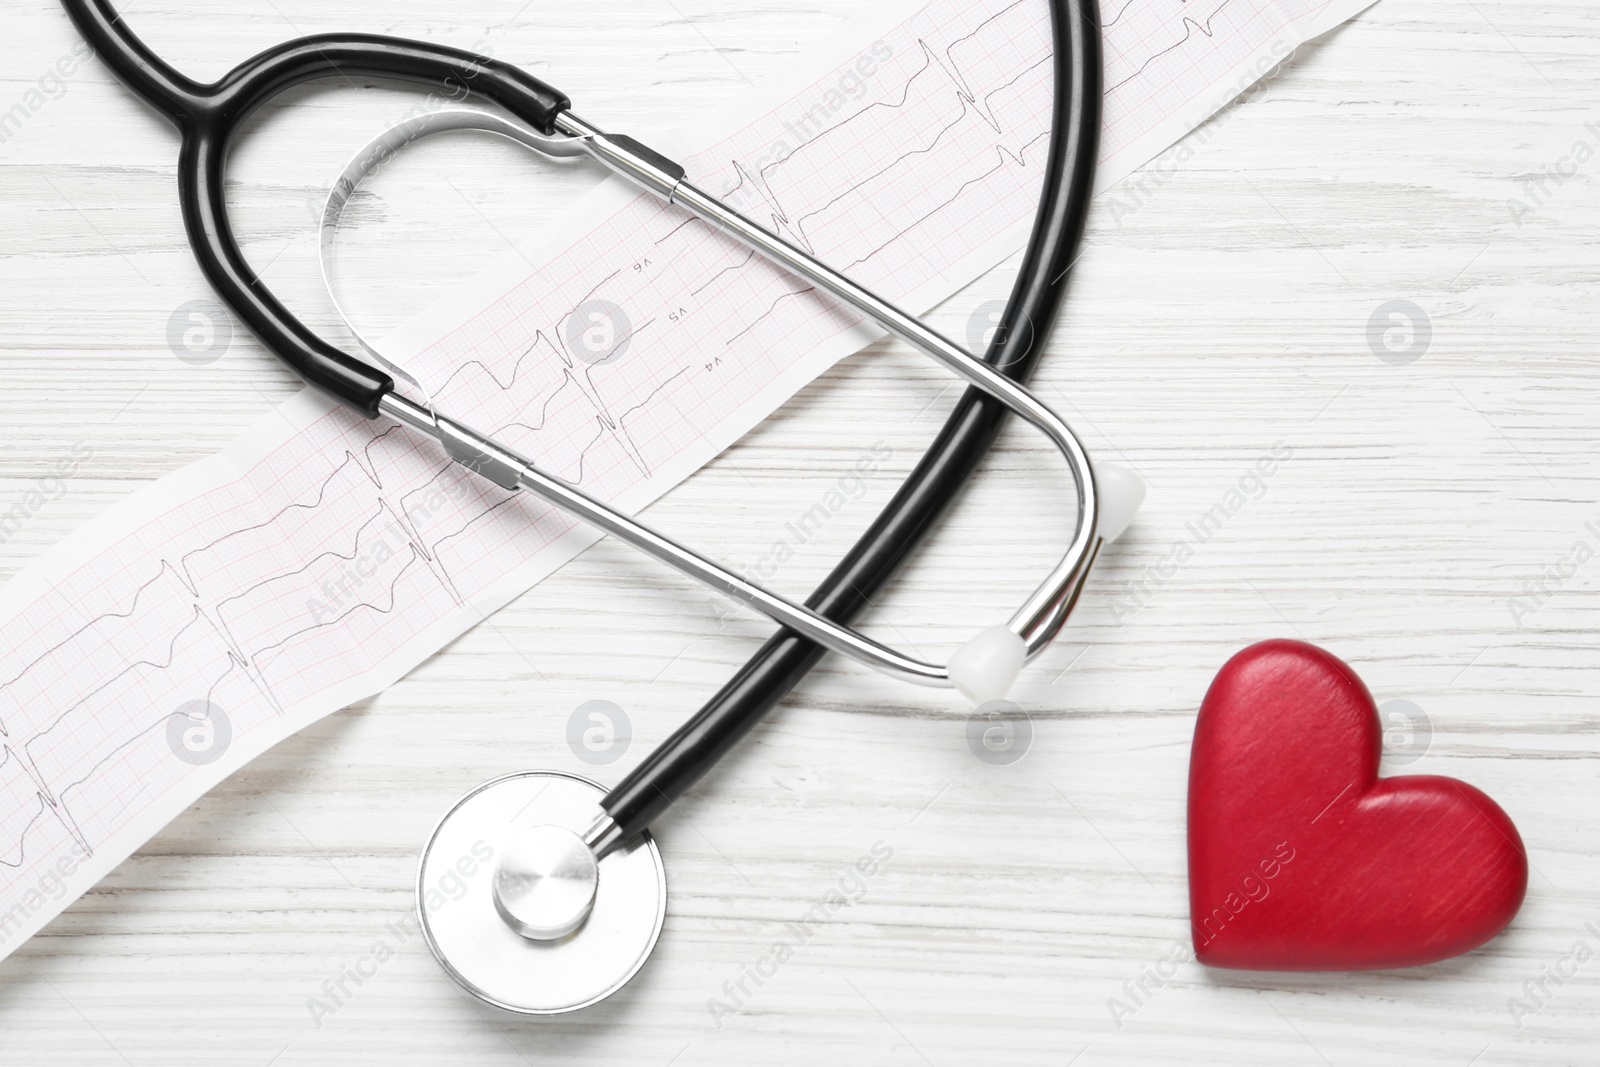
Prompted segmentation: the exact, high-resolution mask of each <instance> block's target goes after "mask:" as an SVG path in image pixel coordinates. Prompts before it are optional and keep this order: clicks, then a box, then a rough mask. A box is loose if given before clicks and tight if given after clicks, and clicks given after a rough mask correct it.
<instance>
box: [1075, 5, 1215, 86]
mask: <svg viewBox="0 0 1600 1067" xmlns="http://www.w3.org/2000/svg"><path fill="white" fill-rule="evenodd" d="M1231 3H1233V0H1222V3H1220V4H1218V5H1217V7H1216V10H1214V11H1212V12H1211V14H1210V15H1207V16H1206V20H1205V22H1204V23H1203V24H1202V23H1199V22H1196V21H1195V20H1194V19H1192V18H1190V17H1189V16H1188V15H1185V16H1183V18H1182V19H1180V20H1179V24H1180V25H1181V26H1183V28H1184V32H1183V36H1182V37H1181V38H1180V39H1179V40H1178V41H1177V42H1175V43H1174V44H1171V45H1169V46H1167V47H1166V48H1163V49H1162V50H1161V51H1159V52H1155V53H1152V54H1151V55H1149V56H1146V57H1145V60H1144V62H1143V63H1141V64H1139V67H1138V69H1137V70H1135V71H1134V72H1133V73H1132V74H1130V75H1128V76H1127V77H1126V78H1123V79H1122V80H1121V81H1119V82H1116V83H1115V84H1113V85H1111V86H1108V87H1107V89H1106V93H1107V94H1110V93H1114V92H1116V91H1117V90H1118V89H1120V88H1122V87H1123V86H1124V85H1127V84H1128V83H1130V82H1132V81H1135V80H1136V79H1138V78H1141V77H1143V76H1144V73H1145V71H1147V70H1149V69H1150V68H1151V67H1152V66H1153V65H1155V63H1156V62H1157V61H1158V60H1160V59H1162V58H1163V57H1164V56H1169V55H1171V54H1172V53H1173V52H1176V51H1177V50H1178V49H1180V48H1182V47H1183V46H1184V45H1186V44H1188V43H1189V42H1190V41H1191V40H1192V39H1193V38H1194V35H1195V34H1196V33H1200V34H1202V35H1204V36H1205V37H1206V39H1208V40H1210V39H1212V38H1214V37H1216V31H1215V30H1213V29H1212V28H1211V24H1212V23H1213V22H1215V21H1216V20H1217V16H1218V15H1220V14H1222V9H1223V8H1225V7H1227V6H1228V5H1230V4H1231Z"/></svg>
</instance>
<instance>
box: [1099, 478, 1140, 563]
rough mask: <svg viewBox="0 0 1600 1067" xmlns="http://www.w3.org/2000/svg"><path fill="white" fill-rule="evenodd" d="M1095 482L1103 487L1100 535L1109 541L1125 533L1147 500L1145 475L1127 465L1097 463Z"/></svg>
mask: <svg viewBox="0 0 1600 1067" xmlns="http://www.w3.org/2000/svg"><path fill="white" fill-rule="evenodd" d="M1094 480H1095V486H1096V487H1097V488H1098V489H1099V490H1100V536H1101V537H1103V538H1105V539H1106V542H1107V543H1110V542H1112V541H1115V540H1116V539H1117V538H1119V537H1121V536H1122V533H1123V531H1124V530H1126V529H1127V528H1128V527H1129V526H1131V525H1132V524H1133V517H1134V516H1135V515H1137V514H1138V513H1139V507H1140V505H1142V504H1143V503H1144V488H1145V486H1144V479H1143V478H1141V477H1139V476H1138V475H1137V474H1135V473H1133V472H1132V471H1131V470H1129V469H1128V468H1126V467H1119V466H1117V465H1116V464H1114V463H1098V464H1096V465H1095V468H1094Z"/></svg>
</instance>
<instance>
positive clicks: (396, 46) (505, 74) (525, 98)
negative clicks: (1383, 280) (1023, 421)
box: [62, 0, 1101, 842]
mask: <svg viewBox="0 0 1600 1067" xmlns="http://www.w3.org/2000/svg"><path fill="white" fill-rule="evenodd" d="M62 2H63V5H64V6H65V8H66V10H67V12H68V14H69V15H70V16H71V18H72V19H73V22H74V23H75V24H76V25H77V27H78V29H79V31H80V32H81V33H82V34H83V35H84V37H85V38H86V39H87V41H88V42H89V44H90V45H91V46H92V47H93V48H94V49H95V50H96V52H97V53H99V55H100V57H101V58H102V60H103V61H104V62H106V63H107V64H108V65H109V66H110V67H111V68H112V70H113V71H115V72H116V74H117V76H118V77H119V78H120V79H121V80H122V81H123V82H124V83H126V84H127V85H128V86H129V87H130V88H132V89H133V90H134V91H135V92H137V93H138V94H139V95H140V96H142V97H143V98H144V99H145V100H147V101H148V102H150V103H151V104H152V105H153V106H154V107H156V108H157V109H158V110H160V111H161V112H162V113H163V114H165V115H166V116H167V117H168V118H169V119H170V120H171V121H172V122H173V123H174V125H176V126H177V128H178V130H179V132H180V134H181V136H182V148H181V152H180V157H179V167H178V182H179V197H180V200H181V203H182V210H183V219H184V226H185V228H186V230H187V232H188V235H189V241H190V244H191V246H192V247H193V249H194V253H195V256H196V258H197V260H198V261H199V263H200V266H201V269H202V270H203V272H204V273H205V275H206V278H207V279H208V280H209V281H210V282H211V284H212V286H213V288H214V289H215V290H216V291H217V293H218V295H219V296H220V297H221V298H222V299H223V300H224V301H225V302H226V303H227V304H228V305H229V307H231V308H232V309H233V311H234V312H235V313H236V314H237V315H238V316H239V318H240V319H241V320H242V321H243V322H244V323H245V325H247V326H248V327H249V328H250V329H251V331H252V332H254V333H255V334H256V336H257V337H258V338H260V339H261V341H262V343H263V344H265V345H266V346H267V347H268V348H269V349H270V350H272V351H273V352H274V353H275V354H277V355H278V356H279V357H280V358H281V359H283V360H284V361H285V362H286V363H288V364H289V366H290V367H291V368H292V369H294V370H295V371H296V372H297V373H298V374H299V375H300V376H301V377H302V378H303V379H304V380H305V381H306V382H307V383H309V384H311V385H313V386H315V387H317V388H318V389H320V390H322V391H323V392H325V393H328V394H329V395H331V396H333V397H334V398H336V399H338V400H339V401H341V402H342V403H344V404H346V405H347V406H349V407H351V408H353V409H354V410H356V411H359V412H361V413H362V414H363V415H365V416H367V417H368V418H375V417H376V416H377V414H378V407H379V403H380V401H381V400H382V398H383V397H384V396H385V395H386V394H388V393H389V392H391V391H393V389H394V381H393V379H392V377H391V376H390V375H388V374H387V373H385V372H384V371H382V370H380V369H378V368H376V367H373V366H371V365H369V364H367V363H365V362H364V361H362V360H360V359H357V358H355V357H352V356H350V355H349V354H347V353H345V352H343V351H341V350H340V349H338V348H335V347H334V346H332V345H330V344H328V343H327V342H326V341H324V340H322V339H321V338H320V337H318V336H317V335H316V334H315V333H314V332H312V331H311V330H310V329H309V328H308V327H306V326H305V325H304V324H303V323H301V322H300V321H299V320H298V319H297V318H295V316H294V315H292V314H291V313H290V312H289V311H288V310H287V308H285V307H284V306H283V304H282V303H281V302H280V301H279V300H278V299H277V298H276V297H275V296H274V295H273V293H272V292H271V291H270V290H269V289H268V287H267V286H266V284H265V283H264V282H262V281H261V280H260V279H259V278H258V277H256V275H255V274H254V272H253V271H251V269H250V267H249V265H248V264H247V263H246V261H245V258H244V255H243V253H242V252H241V251H240V249H239V246H238V243H237V241H236V239H235V237H234V235H233V232H232V228H231V226H230V224H229V221H228V214H227V206H226V200H225V192H224V176H225V171H226V165H227V154H228V148H229V145H230V143H231V141H232V139H233V137H234V136H235V134H236V133H237V132H238V130H239V129H240V127H241V124H242V123H243V122H244V120H245V119H246V118H247V117H248V116H249V115H250V114H251V113H252V112H254V111H255V110H256V109H257V108H259V107H261V106H262V105H263V104H265V103H267V102H268V101H269V100H271V99H272V98H273V97H275V96H277V95H278V94H279V93H281V92H283V91H284V90H286V89H288V88H290V87H292V86H295V85H298V84H300V83H303V82H306V81H310V80H313V79H316V78H321V77H332V76H346V77H348V76H351V75H362V76H369V77H383V78H391V79H396V80H400V81H407V82H412V83H417V84H422V85H432V86H446V87H449V88H450V89H451V90H452V92H453V93H455V92H464V93H465V94H469V95H471V96H474V97H476V98H478V99H480V100H482V101H485V102H488V103H491V104H494V105H496V106H498V107H500V108H503V109H504V110H505V111H506V112H508V113H509V114H510V115H512V116H513V117H514V118H516V119H519V120H520V121H522V122H524V123H526V124H528V125H529V126H531V127H533V128H534V129H536V130H539V131H540V132H542V133H545V134H552V133H554V126H553V124H554V122H555V119H556V117H557V116H558V115H560V114H561V113H562V112H563V111H565V110H567V108H568V107H569V106H570V102H569V101H568V99H567V98H566V96H565V95H563V94H562V93H560V92H559V91H557V90H555V89H553V88H552V87H550V86H549V85H546V84H545V83H544V82H542V81H540V80H539V79H537V78H534V77H532V76H531V75H529V74H527V73H525V72H523V71H522V70H520V69H519V68H516V67H514V66H511V65H509V64H506V63H503V62H501V61H498V60H493V59H487V58H484V57H481V56H475V55H473V54H471V53H469V52H464V51H461V50H459V49H454V48H449V47H445V46H442V45H434V44H429V43H425V42H418V41H407V40H401V39H396V38H388V37H378V36H373V35H367V34H325V35H319V36H315V37H306V38H301V39H299V40H295V41H290V42H287V43H285V44H282V45H279V46H277V47H275V48H271V49H268V50H267V51H265V52H262V53H261V54H259V55H257V56H255V57H253V58H251V59H249V60H247V61H245V62H244V63H243V64H241V65H240V66H239V67H237V68H235V69H234V70H233V71H231V72H230V73H229V74H227V75H226V76H224V77H223V78H222V79H221V80H220V81H218V82H216V83H213V84H210V85H203V84H201V83H198V82H195V81H192V80H190V79H189V78H186V77H185V76H183V75H182V74H180V73H179V72H177V71H176V70H174V69H173V68H172V67H171V66H169V65H168V64H167V63H165V62H164V61H163V60H161V59H160V58H159V57H158V56H157V55H156V54H155V53H154V52H152V51H151V50H150V49H149V48H148V47H147V46H145V45H144V43H143V42H141V41H140V40H139V39H138V38H137V37H136V36H134V34H133V33H132V32H131V31H130V30H129V29H128V27H127V26H126V25H125V24H124V23H123V21H122V19H121V16H120V15H118V14H117V13H116V11H115V10H114V9H113V8H112V6H111V3H110V0H62ZM1048 2H1049V6H1050V12H1051V17H1052V34H1053V38H1054V46H1055V57H1054V66H1055V85H1056V91H1055V104H1054V110H1053V124H1052V136H1051V143H1050V150H1049V158H1048V163H1047V165H1046V169H1045V175H1044V180H1043V193H1042V196H1041V200H1040V205H1039V211H1038V214H1037V216H1036V219H1035V224H1034V229H1033V234H1032V238H1031V240H1030V242H1029V246H1028V250H1027V252H1026V253H1025V255H1024V258H1023V262H1022V266H1021V269H1020V272H1019V275H1018V279H1017V282H1016V286H1015V288H1014V289H1013V292H1012V294H1011V298H1010V300H1009V301H1008V303H1007V306H1006V309H1005V312H1004V314H1003V315H1002V317H1001V321H1000V325H999V328H998V329H997V330H996V332H995V338H994V341H993V343H992V344H991V345H990V347H989V350H988V352H987V353H986V355H985V357H984V358H985V359H986V360H987V361H988V362H989V363H991V364H993V365H994V366H996V367H997V368H999V369H1000V370H1001V371H1002V372H1003V373H1004V374H1006V375H1007V376H1009V377H1011V378H1013V379H1016V380H1017V381H1025V380H1026V379H1027V378H1028V377H1029V376H1031V374H1032V372H1033V370H1034V369H1035V367H1036V366H1037V364H1038V361H1039V358H1040V356H1041V355H1042V352H1043V343H1044V339H1045V338H1046V337H1047V336H1048V334H1049V332H1050V327H1051V324H1052V323H1053V322H1054V320H1055V318H1056V315H1057V313H1058V312H1059V310H1060V307H1061V303H1062V300H1063V298H1064V295H1065V282H1066V279H1067V277H1068V275H1069V272H1070V268H1071V266H1072V263H1073V261H1074V259H1075V258H1076V255H1077V249H1078V245H1079V242H1080V239H1081V237H1082V233H1083V227H1084V222H1085V219H1086V216H1087V213H1088V206H1089V202H1090V199H1091V198H1092V196H1093V191H1094V172H1095V164H1096V161H1097V155H1098V141H1099V132H1100V103H1101V59H1100V29H1099V24H1098V20H1097V8H1096V5H1095V0H1048ZM1005 414H1006V409H1005V407H1004V406H1003V405H1001V404H999V403H997V402H996V401H993V400H991V399H989V398H988V397H986V396H985V395H984V394H982V393H981V392H979V391H977V390H976V389H970V388H969V389H968V390H967V391H966V393H965V395H964V396H963V397H962V399H961V400H960V401H959V402H958V403H957V405H956V408H955V410H954V411H953V412H952V413H951V415H950V416H949V418H948V419H947V420H946V422H945V425H944V427H943V428H942V430H941V431H940V433H939V435H938V437H937V438H936V439H935V441H934V444H933V445H932V446H931V447H930V448H929V450H928V452H927V453H926V454H925V455H924V456H923V458H922V460H921V461H920V462H919V464H918V465H917V467H916V469H915V470H914V471H913V472H912V473H911V475H910V476H909V477H908V478H907V479H906V481H905V483H904V484H903V485H902V486H901V488H900V490H899V491H898V492H897V493H896V495H895V497H894V499H893V500H891V501H890V503H889V504H888V505H887V507H886V508H885V509H884V511H883V512H882V514H880V515H879V516H878V518H877V519H876V520H875V521H874V522H873V524H872V526H871V527H870V528H869V529H868V530H867V532H866V533H865V534H864V535H863V536H862V538H861V539H860V540H859V541H858V542H857V543H856V545H855V546H854V547H853V548H852V549H851V551H850V552H849V554H848V555H847V556H846V557H845V558H844V560H842V561H841V562H840V563H839V565H838V566H837V567H836V568H835V569H834V571H833V572H832V573H831V574H830V575H829V577H828V578H827V580H826V581H824V582H823V583H822V585H821V586H819V587H818V588H817V590H816V591H815V592H814V593H813V594H812V595H811V597H810V598H809V599H808V600H807V601H806V605H807V606H808V607H811V608H812V609H814V610H815V611H817V612H818V613H819V614H822V615H824V616H826V617H828V618H830V619H833V620H836V621H840V622H847V621H849V620H850V619H851V618H853V617H854V616H855V615H856V613H858V612H859V611H860V610H861V609H862V608H863V607H865V606H866V604H867V603H868V601H869V599H870V598H871V597H872V596H873V595H874V593H875V592H876V591H877V590H878V589H879V588H880V587H881V586H882V585H883V583H884V582H885V581H886V580H887V579H888V578H889V576H890V575H891V574H893V572H894V570H895V569H896V567H898V565H899V564H900V562H901V561H902V560H903V559H904V558H905V557H906V556H907V554H909V553H910V551H911V550H912V549H913V548H914V547H915V546H916V544H917V543H918V542H919V541H920V540H921V538H922V537H923V536H924V534H925V533H926V532H927V531H928V529H929V527H930V526H931V525H932V523H933V522H934V521H935V520H936V519H937V518H938V516H939V515H940V514H941V513H942V512H943V511H944V509H945V508H946V507H947V506H948V505H949V504H950V503H951V502H952V501H953V500H954V499H955V497H956V496H957V494H958V493H959V492H960V489H961V487H962V486H963V485H964V484H965V483H966V481H967V479H968V478H969V476H970V475H971V474H972V472H973V471H974V469H975V468H976V466H977V464H978V463H979V461H981V460H982V458H983V457H984V455H985V454H986V453H987V452H988V450H989V447H990V446H991V445H992V443H993V442H994V439H995V437H996V435H997V434H998V433H999V430H1000V428H1001V426H1002V424H1003V423H1004V421H1005ZM823 652H824V649H823V648H822V646H820V645H817V644H815V643H813V642H812V641H810V640H807V639H806V638H804V637H802V636H800V635H798V634H796V633H794V632H793V631H790V630H788V629H780V630H779V631H778V633H777V634H775V635H774V636H773V637H772V638H770V639H769V640H768V641H767V642H766V644H765V645H763V646H762V648H761V649H760V651H758V652H757V654H756V655H755V656H754V657H752V659H751V660H750V661H749V662H748V663H747V664H746V665H745V666H744V667H743V668H742V669H741V670H740V671H739V672H738V674H736V675H735V676H734V678H733V679H732V680H731V681H729V682H728V684H727V685H725V686H724V687H723V688H722V690H721V691H719V692H718V693H717V694H716V695H715V696H714V697H713V698H712V699H711V700H710V701H708V702H707V703H706V705H705V706H704V707H703V708H701V710H700V711H699V712H698V713H697V714H696V715H695V716H694V717H693V718H692V719H690V720H689V721H688V722H687V723H685V724H684V725H683V726H682V727H681V728H680V729H679V730H678V731H676V732H675V733H674V734H673V735H672V736H671V737H669V738H668V739H667V740H666V741H665V742H663V743H662V744H661V745H660V746H659V747H658V748H657V749H656V750H655V751H654V752H652V753H651V754H650V755H649V756H648V757H646V759H645V760H644V761H643V762H642V763H641V764H640V765H639V766H638V767H637V768H636V769H635V770H634V771H633V772H632V773H631V774H629V775H628V777H627V778H626V779H625V780H624V781H623V782H622V783H621V784H620V785H618V786H617V787H616V788H615V789H613V790H612V791H611V792H610V793H609V794H608V795H607V796H606V798H605V799H604V801H603V802H602V806H603V807H604V808H605V810H606V812H607V813H608V814H609V815H610V816H611V818H612V819H613V820H614V822H615V823H616V824H617V828H618V831H619V832H618V833H617V834H616V836H615V838H614V840H615V841H617V842H624V841H627V840H630V839H632V838H634V837H636V836H637V835H638V834H639V833H640V832H641V831H643V830H644V829H645V828H647V827H648V826H649V824H650V823H651V821H653V820H654V818H655V817H656V816H657V815H659V814H661V813H662V812H663V811H664V810H665V809H666V808H667V807H668V806H669V805H670V804H671V803H672V801H673V800H674V799H675V798H677V797H679V796H681V795H682V794H683V792H684V791H686V790H687V789H688V788H689V787H690V786H692V785H693V784H694V783H695V782H696V781H697V780H698V779H699V778H700V776H701V775H703V774H704V773H705V772H706V771H707V770H708V769H710V767H711V766H712V765H714V764H715V763H716V762H717V761H718V760H719V759H720V758H721V757H722V756H723V755H724V754H725V753H726V752H727V751H728V750H729V749H730V748H731V747H732V746H733V745H734V744H735V743H737V742H738V741H739V739H740V738H742V737H743V736H744V735H745V734H746V733H747V732H749V730H750V729H751V728H752V727H753V726H754V725H755V723H756V722H758V721H759V720H760V719H761V717H762V716H763V715H765V714H766V712H767V711H768V710H770V709H771V708H772V707H773V706H774V705H775V704H777V703H778V701H779V700H781V699H782V698H783V697H784V696H785V695H786V694H787V693H788V692H789V691H790V690H791V689H793V688H794V686H795V685H796V684H798V682H799V681H800V679H801V678H803V677H804V676H805V674H806V673H807V672H808V671H809V670H810V669H811V668H812V667H813V666H815V665H816V663H817V662H818V661H819V660H820V659H821V657H822V654H823Z"/></svg>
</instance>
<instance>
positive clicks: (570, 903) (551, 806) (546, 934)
mask: <svg viewBox="0 0 1600 1067" xmlns="http://www.w3.org/2000/svg"><path fill="white" fill-rule="evenodd" d="M604 795H605V790H604V789H602V788H601V787H600V786H599V785H597V784H596V783H594V782H591V781H589V780H588V779H586V778H580V777H578V776H577V775H572V774H566V773H563V772H560V771H526V772H523V773H519V774H511V775H506V776H505V777H502V778H496V779H494V780H493V781H490V782H486V783H484V784H483V785H481V786H479V787H478V788H476V789H474V790H473V791H472V792H470V793H468V794H467V795H466V796H464V797H462V798H461V800H459V801H457V802H456V804H455V805H454V806H453V807H451V809H450V810H449V811H448V812H446V813H445V816H444V818H443V819H442V820H440V822H439V825H438V826H437V827H436V828H435V829H434V831H433V835H432V836H431V837H430V838H429V839H428V843H427V846H426V847H425V848H424V849H423V852H422V862H421V864H420V865H419V867H418V871H417V914H418V918H419V919H420V921H421V924H422V932H423V937H424V938H425V939H426V941H427V942H428V947H429V948H430V949H432V950H433V954H434V956H435V957H437V958H438V960H439V963H440V964H441V965H443V967H444V969H445V970H446V971H448V972H449V973H450V976H451V977H452V978H454V979H455V980H456V981H457V982H458V983H459V984H460V985H461V987H462V988H463V989H465V990H466V991H467V992H468V993H470V994H472V995H473V996H474V997H476V998H477V999H479V1000H481V1001H483V1002H484V1003H486V1004H489V1005H492V1006H494V1007H496V1008H500V1009H503V1010H505V1011H510V1012H515V1013H517V1014H519V1015H559V1014H561V1013H563V1012H569V1011H577V1010H578V1009H580V1008H585V1007H588V1006H589V1005H591V1004H594V1003H596V1002H597V1001H600V1000H604V999H605V998H606V997H608V996H610V995H611V994H613V993H615V992H616V991H617V990H618V989H620V988H622V986H624V985H626V984H627V983H628V981H629V980H630V979H631V978H633V976H634V975H635V974H637V973H639V969H640V968H641V967H643V966H644V964H645V961H646V960H647V959H649V958H650V952H651V950H652V949H653V948H655V944H656V939H657V938H658V937H660V936H661V926H662V923H663V921H664V920H665V918H666V913H667V876H666V869H665V867H664V866H663V865H662V863H661V852H660V850H659V849H658V848H657V847H656V843H655V841H654V840H653V839H652V838H651V837H650V835H649V834H648V833H645V834H642V835H641V836H640V837H639V838H638V839H637V840H635V841H634V842H633V843H632V844H631V845H630V846H628V847H626V848H616V849H613V850H612V851H610V852H609V853H608V854H607V855H606V856H605V858H604V859H601V860H599V861H598V862H595V860H594V858H593V853H592V852H591V851H590V849H589V846H588V845H587V844H586V843H585V842H584V839H583V836H582V835H583V833H584V831H585V830H587V829H588V828H589V827H591V826H592V825H593V824H594V823H595V821H596V820H597V819H598V818H599V817H600V816H601V815H602V814H603V813H602V811H601V808H600V800H601V798H602V797H603V796H604ZM573 926H575V929H573V928H571V927H573ZM569 929H570V932H566V931H567V930H569Z"/></svg>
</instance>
